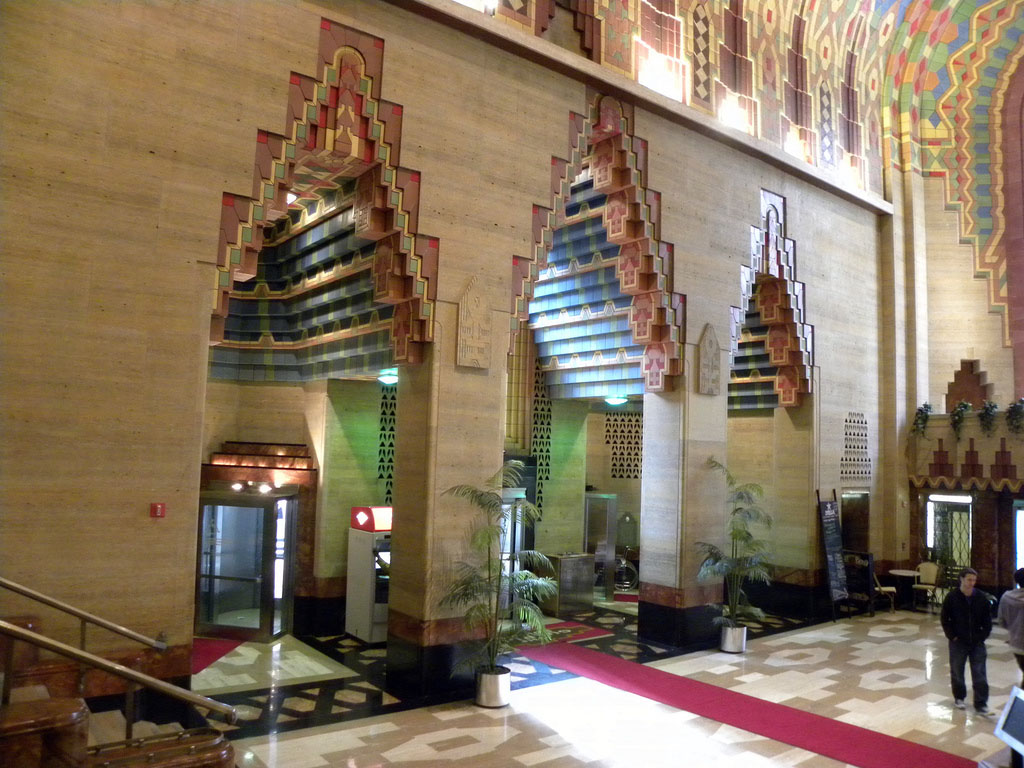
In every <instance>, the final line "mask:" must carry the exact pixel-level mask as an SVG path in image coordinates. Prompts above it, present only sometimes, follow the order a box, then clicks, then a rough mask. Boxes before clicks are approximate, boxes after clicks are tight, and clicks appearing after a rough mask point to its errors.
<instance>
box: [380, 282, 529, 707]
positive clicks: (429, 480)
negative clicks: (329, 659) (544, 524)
mask: <svg viewBox="0 0 1024 768" xmlns="http://www.w3.org/2000/svg"><path fill="white" fill-rule="evenodd" d="M494 303H497V302H494ZM494 303H492V304H491V306H493V304H494ZM484 312H485V314H484V316H483V320H482V321H481V323H482V324H483V325H484V326H487V324H488V321H489V330H488V331H487V337H488V339H489V342H490V343H488V344H487V345H486V348H487V350H488V354H489V358H488V359H487V360H484V361H478V362H482V363H483V365H485V366H487V367H476V366H467V365H457V364H456V359H457V358H456V355H457V349H456V342H457V339H458V330H459V305H458V303H456V302H442V301H438V302H437V305H436V313H437V321H436V324H435V338H434V342H433V343H432V344H430V345H428V346H427V351H426V354H425V359H424V361H423V363H421V364H420V365H417V366H405V367H403V368H401V369H400V370H399V382H398V404H397V429H396V432H397V435H396V443H395V488H394V528H393V531H392V538H391V586H390V596H389V606H388V608H389V610H388V648H387V674H388V685H389V688H391V689H392V690H394V691H395V692H396V693H399V695H401V694H405V695H417V694H423V693H426V692H428V691H438V690H445V689H463V688H466V687H468V686H469V685H471V684H472V670H470V669H463V670H460V673H459V674H458V675H453V670H454V668H455V665H456V662H457V660H458V657H459V655H460V653H461V652H462V651H461V648H460V646H459V645H458V644H459V641H461V640H463V639H465V631H464V629H463V623H462V618H461V616H459V615H456V614H455V612H453V611H447V612H445V611H442V610H441V608H440V607H439V605H438V603H439V601H440V599H441V597H442V595H443V594H444V588H445V585H446V584H447V583H448V580H449V578H450V577H451V574H452V573H453V569H454V565H455V563H456V562H458V561H459V560H460V559H462V558H463V557H465V555H466V550H467V543H468V536H469V531H470V527H471V525H472V523H473V520H474V513H473V510H472V508H471V507H469V505H468V504H467V503H466V502H464V501H462V500H455V499H452V498H450V497H447V496H443V495H442V494H443V492H444V490H445V489H446V488H449V487H451V486H453V485H456V484H459V483H470V484H474V485H479V484H482V483H484V482H485V481H486V480H487V479H488V478H490V477H491V476H492V475H493V474H494V473H495V472H496V471H497V470H498V469H499V468H500V467H501V463H502V452H503V433H504V424H503V414H504V407H505V383H506V377H505V357H506V351H507V350H508V326H509V324H508V313H507V312H505V313H502V312H500V311H496V310H493V309H486V310H484ZM477 330H479V328H478V329H477Z"/></svg>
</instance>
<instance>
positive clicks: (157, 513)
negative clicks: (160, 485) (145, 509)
mask: <svg viewBox="0 0 1024 768" xmlns="http://www.w3.org/2000/svg"><path fill="white" fill-rule="evenodd" d="M149 516H150V517H167V505H166V504H164V503H163V502H162V501H156V502H153V503H152V504H150V505H149Z"/></svg>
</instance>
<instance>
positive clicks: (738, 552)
mask: <svg viewBox="0 0 1024 768" xmlns="http://www.w3.org/2000/svg"><path fill="white" fill-rule="evenodd" d="M707 466H708V467H709V468H711V469H716V470H718V471H720V472H722V474H723V475H725V482H726V486H727V489H728V494H727V496H726V503H727V505H728V508H729V518H728V521H727V528H726V533H727V535H728V537H729V546H728V549H727V550H726V549H722V548H721V547H719V546H718V545H717V544H712V543H710V542H706V541H698V542H697V549H698V550H699V551H700V553H701V554H702V555H703V556H704V559H703V561H702V562H701V564H700V570H699V571H698V572H697V578H698V579H710V578H724V579H725V588H726V592H727V594H726V603H725V605H724V606H722V614H721V615H720V616H716V617H715V619H714V621H715V623H716V624H718V625H720V626H721V627H722V639H721V649H722V650H723V651H728V652H730V653H742V652H743V651H744V650H745V649H746V647H747V627H746V624H744V623H743V622H745V621H760V620H762V619H764V611H762V610H761V609H760V608H755V607H754V606H752V605H751V604H750V602H749V601H748V600H747V594H746V592H744V590H743V584H744V582H745V581H746V580H748V579H750V580H752V581H760V582H763V583H765V584H769V583H770V582H771V577H770V574H769V572H768V568H769V562H768V558H769V557H770V553H769V551H768V542H767V541H765V540H764V539H759V538H758V537H757V536H756V535H755V534H754V530H753V526H755V525H760V526H763V527H765V528H770V527H771V524H772V518H771V515H769V514H768V513H767V512H765V511H764V509H762V508H761V505H760V501H761V499H762V497H763V496H764V490H763V489H762V488H761V486H759V485H757V484H756V483H743V484H740V483H738V482H737V481H736V479H735V478H734V477H733V476H732V473H731V472H729V470H728V469H727V468H726V467H725V465H724V464H722V463H720V462H719V461H717V460H715V459H714V458H709V459H708V461H707Z"/></svg>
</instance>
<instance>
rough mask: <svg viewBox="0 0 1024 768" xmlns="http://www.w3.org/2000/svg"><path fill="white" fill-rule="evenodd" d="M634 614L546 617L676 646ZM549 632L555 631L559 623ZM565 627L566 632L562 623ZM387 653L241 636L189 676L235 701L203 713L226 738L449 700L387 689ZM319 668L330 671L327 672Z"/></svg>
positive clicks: (520, 674) (558, 676) (343, 639)
mask: <svg viewBox="0 0 1024 768" xmlns="http://www.w3.org/2000/svg"><path fill="white" fill-rule="evenodd" d="M636 613H637V606H636V603H620V602H611V601H609V602H603V601H600V600H598V601H595V605H594V607H593V608H592V609H589V610H585V611H580V612H577V613H572V614H569V615H567V616H565V617H563V619H568V621H563V620H562V619H552V620H551V621H554V622H557V623H556V624H555V625H554V626H555V627H558V626H559V624H563V623H564V624H575V625H580V628H582V629H585V630H588V631H585V632H583V633H582V634H581V635H580V636H581V637H583V638H584V639H579V640H575V641H574V642H576V644H577V645H580V646H582V647H585V648H590V649H591V650H595V651H600V652H602V653H607V654H609V655H612V656H617V657H619V658H622V659H626V660H628V661H636V662H638V663H648V662H652V661H656V660H659V659H662V660H663V659H669V658H672V657H674V656H678V655H679V654H680V653H682V651H680V650H679V649H677V648H673V647H671V646H665V645H660V644H657V643H652V642H644V641H640V640H639V639H638V638H637V618H636ZM792 626H798V624H797V623H796V622H793V621H791V620H787V619H781V618H774V617H768V618H767V619H766V621H765V623H764V624H762V625H757V626H754V627H752V628H751V631H750V636H751V637H757V636H762V635H766V634H772V633H775V632H779V631H783V630H785V629H787V628H789V627H792ZM555 632H556V635H557V633H558V630H557V629H556V630H555ZM566 633H567V634H571V632H569V631H568V630H566ZM303 649H304V650H303ZM385 656H386V651H385V648H384V645H383V644H381V643H378V644H373V645H371V644H368V643H364V642H362V641H360V640H357V639H355V638H353V637H351V636H349V635H340V636H334V637H320V638H303V639H302V642H299V641H297V640H295V639H294V638H290V637H285V638H284V639H283V640H282V641H277V642H275V643H273V644H271V645H261V644H258V643H244V644H242V645H241V646H239V647H238V648H236V649H235V650H234V651H232V652H231V653H229V654H227V655H226V656H224V657H222V658H221V659H218V660H217V661H216V662H214V663H213V664H211V665H210V666H209V667H207V668H206V669H204V670H203V671H202V672H201V673H199V674H198V675H195V676H193V678H192V679H193V686H194V688H193V689H194V690H196V692H198V693H203V694H204V695H208V696H212V697H213V698H215V699H217V700H218V701H220V702H223V703H225V704H230V705H231V706H233V707H235V709H236V711H237V712H238V721H237V722H236V723H235V724H234V725H228V724H227V723H225V722H223V721H221V720H220V719H219V718H218V717H217V716H216V715H213V716H209V718H208V721H209V724H210V725H212V726H214V727H216V728H219V729H221V730H223V731H224V732H225V733H226V734H227V735H228V736H229V737H230V738H232V739H239V738H245V737H248V736H256V735H264V734H268V733H271V732H274V731H278V732H281V733H285V732H289V731H293V730H299V729H303V728H310V727H315V726H319V725H328V724H332V723H341V722H348V721H351V720H356V719H359V718H364V717H370V716H373V715H378V714H382V713H388V712H401V711H404V710H408V709H413V708H418V707H423V706H427V705H430V704H439V703H444V702H446V701H449V700H451V699H452V697H451V696H432V697H429V698H425V699H420V700H408V699H407V700H400V699H398V698H396V697H395V696H392V695H391V694H389V693H387V692H386V690H385V676H384V666H385ZM282 662H285V663H284V665H283V666H284V668H282ZM247 664H248V666H247ZM506 665H507V666H509V667H511V669H512V687H513V689H515V690H520V689H523V688H530V687H533V686H537V685H544V684H547V683H550V682H554V681H556V680H564V679H567V678H571V677H574V676H573V675H572V674H570V673H568V672H564V671H562V670H557V669H551V668H550V667H549V666H547V665H545V664H543V663H541V662H539V661H534V660H531V659H528V658H526V657H525V656H515V655H514V656H512V657H511V659H510V660H509V661H507V662H506ZM325 667H328V668H330V669H331V670H332V671H333V673H327V671H326V670H325V669H324V668H325ZM302 675H305V677H303V676H302ZM271 676H273V677H274V678H275V679H273V680H272V679H270V678H271ZM261 682H262V684H260V683H261ZM218 683H220V684H222V685H223V686H224V688H223V689H222V690H218V689H217V685H218ZM196 686H199V687H196ZM202 714H203V715H207V714H208V713H206V712H202Z"/></svg>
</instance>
